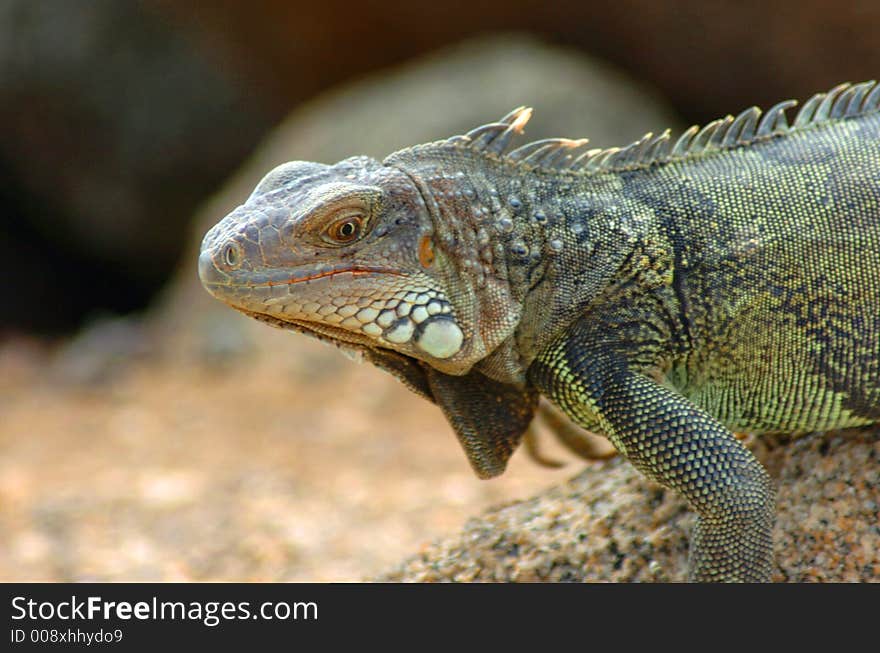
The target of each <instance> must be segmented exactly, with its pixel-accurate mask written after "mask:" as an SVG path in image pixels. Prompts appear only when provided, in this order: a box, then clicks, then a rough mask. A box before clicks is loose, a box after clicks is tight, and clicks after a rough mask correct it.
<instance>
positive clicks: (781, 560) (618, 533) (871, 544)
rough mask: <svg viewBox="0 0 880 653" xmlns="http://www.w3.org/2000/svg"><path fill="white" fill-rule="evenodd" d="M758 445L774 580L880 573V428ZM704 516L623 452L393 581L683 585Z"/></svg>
mask: <svg viewBox="0 0 880 653" xmlns="http://www.w3.org/2000/svg"><path fill="white" fill-rule="evenodd" d="M756 453H757V454H758V456H759V457H760V458H761V460H762V461H763V462H764V464H765V465H767V467H768V469H769V470H770V472H771V474H772V475H773V476H774V478H775V480H776V483H777V488H778V498H777V504H778V511H777V514H778V517H777V522H776V529H775V532H774V541H775V549H776V560H777V568H776V572H775V573H774V576H773V579H774V580H775V581H789V582H804V581H837V582H857V581H868V582H870V581H873V582H878V581H880V430H874V431H870V430H869V431H861V432H859V431H850V432H847V433H843V434H835V435H814V436H810V437H807V438H803V439H800V440H797V441H795V442H791V443H788V444H782V443H774V445H773V448H772V449H770V448H767V447H765V446H763V445H760V444H759V445H758V449H757V450H756ZM693 521H694V517H693V514H691V513H690V512H689V511H688V510H687V507H686V504H685V503H684V501H682V500H681V499H679V498H678V497H676V496H675V495H674V494H673V493H672V492H671V491H668V490H665V489H663V488H661V487H660V486H658V485H655V484H653V483H651V482H649V481H647V480H645V479H644V478H643V477H642V476H641V475H640V474H639V473H638V472H637V471H636V470H635V469H634V468H633V467H632V466H630V465H629V464H628V463H626V462H625V461H624V460H621V459H619V458H618V459H615V460H612V461H609V462H606V463H597V464H593V465H591V466H590V468H588V469H586V470H585V471H584V472H583V473H581V474H579V475H578V476H576V477H575V478H573V479H571V480H570V481H568V482H567V483H564V484H562V485H560V486H557V487H554V488H552V489H550V490H548V491H547V492H544V493H542V494H540V495H538V496H536V497H534V498H532V499H529V500H526V501H522V502H519V503H515V504H512V505H509V506H506V507H503V508H498V509H494V510H490V511H488V512H487V513H485V514H484V515H483V516H481V517H479V518H475V519H472V520H470V521H469V522H468V523H467V525H466V526H465V528H464V530H463V531H462V532H461V533H459V534H457V535H455V536H453V537H450V538H447V539H444V540H441V541H439V542H436V543H434V544H432V545H430V546H428V547H425V548H424V549H423V550H422V551H420V552H419V553H418V554H417V555H415V556H413V557H411V558H410V559H408V560H406V561H405V562H403V563H401V564H400V565H399V566H397V567H396V568H394V569H392V570H390V571H388V572H387V573H385V574H384V575H382V576H380V577H379V578H378V580H382V581H419V582H435V581H489V582H507V581H588V582H595V581H614V582H622V581H636V582H645V581H648V582H650V581H669V580H672V581H677V580H682V579H684V578H685V576H686V569H687V551H688V543H687V542H688V533H689V532H690V530H691V528H692V526H693Z"/></svg>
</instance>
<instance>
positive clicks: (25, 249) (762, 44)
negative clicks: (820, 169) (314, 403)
mask: <svg viewBox="0 0 880 653" xmlns="http://www.w3.org/2000/svg"><path fill="white" fill-rule="evenodd" d="M511 31H515V32H526V33H529V34H531V35H534V36H536V37H539V38H540V39H542V40H543V41H544V42H546V43H549V44H559V45H566V46H570V47H573V48H576V49H577V50H579V51H581V52H583V53H585V54H587V55H591V56H593V57H594V58H596V59H599V60H604V62H606V63H610V64H612V65H614V66H616V67H617V68H619V69H620V70H622V71H624V72H626V73H629V75H631V76H632V77H633V78H634V79H637V80H639V81H640V82H642V83H644V84H646V85H647V86H648V87H653V89H654V90H655V91H656V93H657V94H658V95H659V96H660V97H663V98H665V99H666V100H667V101H668V102H669V103H670V104H671V106H672V107H673V108H674V110H675V111H677V112H678V113H679V114H680V116H681V117H682V119H683V120H684V121H685V122H705V121H706V120H709V119H712V118H715V117H717V116H720V115H723V114H726V113H729V112H735V111H737V110H739V109H742V108H744V107H746V106H749V105H751V104H758V105H760V106H767V105H769V104H771V103H774V102H776V101H779V100H780V99H783V98H788V97H798V98H804V97H805V96H808V95H809V94H811V93H813V92H816V91H818V90H823V89H826V88H828V87H830V86H832V85H834V84H836V83H838V82H841V81H845V80H852V81H858V80H864V79H870V78H872V77H875V76H876V75H877V74H878V70H880V48H878V47H877V46H878V34H880V3H878V2H877V1H876V0H848V1H847V0H843V1H841V0H837V1H835V0H801V1H799V2H780V3H768V2H758V1H753V0H741V1H733V0H730V1H724V0H716V1H712V0H669V1H667V2H658V1H651V2H649V1H639V0H617V1H615V2H590V1H588V0H578V1H572V0H563V1H558V2H546V0H544V1H536V0H504V1H503V2H501V1H497V2H491V1H490V2H483V3H475V2H460V1H458V0H445V1H444V2H414V1H412V0H410V1H407V2H403V1H400V0H384V1H382V2H375V1H370V0H366V1H361V2H356V3H352V2H348V1H341V0H324V1H323V2H293V1H290V0H251V1H249V2H240V1H238V0H214V1H212V2H191V1H187V0H144V1H142V2H134V1H124V0H88V1H84V2H67V1H66V0H39V1H36V2H35V1H34V0H0V216H2V217H0V336H3V335H7V336H8V335H9V334H12V333H22V332H24V333H36V334H46V335H59V334H66V333H71V332H73V331H74V330H76V329H77V328H78V327H80V326H82V325H83V324H84V322H86V321H88V320H89V319H91V318H93V317H95V316H100V315H106V314H110V315H114V314H125V313H127V312H130V311H138V310H140V309H143V308H144V307H146V306H147V305H148V304H149V303H150V301H151V299H153V298H154V297H155V296H156V293H157V292H158V291H159V290H160V289H161V288H162V287H163V285H164V284H166V283H167V281H168V280H169V278H170V277H171V275H172V272H173V271H174V270H175V268H176V266H177V265H178V263H179V261H180V257H181V255H182V253H183V252H184V251H187V252H188V253H189V252H190V250H187V249H185V248H186V245H187V244H188V243H189V240H190V239H191V237H192V234H191V227H190V226H189V225H190V220H191V218H192V216H193V214H194V212H195V210H196V207H197V206H198V205H199V204H200V203H201V202H203V201H204V200H205V198H206V197H208V196H210V195H211V194H212V193H213V192H214V191H216V190H217V189H218V188H219V187H220V186H221V185H222V183H223V181H224V180H225V179H226V178H227V177H228V176H229V175H230V174H231V173H232V172H233V171H234V170H235V169H236V168H237V167H238V166H239V165H240V164H241V163H242V162H243V161H244V160H245V158H246V157H247V156H248V154H249V153H250V152H251V151H252V150H253V148H254V147H255V145H256V144H257V143H258V142H259V141H260V140H261V138H263V137H264V136H265V135H266V134H267V132H268V131H269V130H270V129H271V128H272V127H273V126H274V125H276V124H277V123H279V122H280V121H281V120H282V118H284V117H285V116H286V115H287V114H288V113H289V112H290V111H291V110H292V109H294V108H295V107H297V106H299V105H301V104H302V103H304V102H306V101H308V100H309V99H310V98H313V97H314V96H316V95H317V94H319V93H321V92H322V91H326V90H327V89H329V88H331V87H334V86H336V85H339V84H341V83H345V82H348V81H351V80H354V79H358V78H361V77H362V76H364V75H365V74H367V73H372V72H374V71H379V70H382V69H385V68H387V67H389V66H393V65H395V64H400V63H402V62H405V61H407V60H410V59H412V58H414V57H416V56H418V55H422V54H424V53H427V52H430V51H434V50H436V49H438V48H441V47H442V46H445V45H448V44H451V43H455V42H458V41H460V40H462V39H464V38H466V37H478V36H480V35H486V34H491V33H497V32H511ZM514 72H515V71H514ZM528 101H529V103H531V104H533V105H535V106H536V108H537V109H538V110H539V111H540V108H541V102H542V98H541V97H534V98H531V99H529V100H528ZM386 102H387V104H388V106H393V105H394V103H395V98H394V97H387V98H386ZM493 117H494V116H491V115H487V116H486V119H487V120H488V119H491V118H493ZM665 126H666V125H640V126H638V127H639V129H642V130H643V131H644V130H646V129H655V130H657V129H662V128H663V127H665ZM567 135H569V136H578V135H579V134H567ZM351 153H352V154H354V153H356V152H351ZM219 217H220V216H218V218H219Z"/></svg>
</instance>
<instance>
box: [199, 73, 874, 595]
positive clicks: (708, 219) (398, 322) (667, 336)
mask: <svg viewBox="0 0 880 653" xmlns="http://www.w3.org/2000/svg"><path fill="white" fill-rule="evenodd" d="M791 104H792V103H782V104H780V105H777V106H776V107H774V108H772V109H771V110H769V111H768V112H766V113H765V114H764V115H763V118H762V117H761V114H760V112H759V111H758V110H757V109H754V108H752V109H749V110H747V111H745V112H743V113H742V114H740V115H739V116H737V118H736V119H734V118H732V117H727V118H725V119H722V120H720V121H716V122H714V123H711V124H710V125H708V126H707V127H706V128H704V129H703V130H702V131H700V132H699V133H696V131H694V130H689V131H688V132H687V133H686V134H685V135H684V136H683V137H682V138H681V139H680V140H679V141H677V142H676V143H675V144H673V141H672V140H670V139H669V136H668V134H662V135H661V136H659V137H653V136H651V135H648V136H646V137H645V138H644V139H642V140H641V141H638V142H637V143H634V144H632V145H631V146H629V147H627V148H624V149H623V150H604V151H597V150H591V151H587V152H586V153H584V154H583V155H581V154H580V149H579V148H580V147H581V146H582V145H583V142H581V141H568V140H564V139H558V140H556V141H549V142H545V143H538V144H530V145H526V146H524V147H522V148H519V149H517V150H513V151H510V150H509V147H508V146H509V143H510V140H511V138H512V137H513V136H515V135H516V134H518V133H519V132H520V131H521V130H522V127H523V125H524V124H525V122H526V121H527V120H528V117H529V115H530V114H529V111H528V110H524V109H520V110H516V111H514V112H512V113H511V114H509V115H508V116H506V117H505V118H503V119H502V120H501V121H499V122H497V123H492V124H490V125H486V126H483V127H481V128H478V129H475V130H473V131H472V132H470V133H469V134H467V135H465V136H458V137H453V138H451V139H448V140H446V141H440V142H437V143H431V144H427V145H421V146H416V147H413V148H410V149H407V150H403V151H400V152H396V153H395V154H393V155H391V156H390V157H388V158H387V159H386V160H385V161H384V162H382V163H379V162H378V161H374V160H371V159H366V158H364V157H355V158H353V159H347V160H346V161H343V162H340V163H338V164H336V165H335V166H325V165H320V164H312V163H304V162H295V163H291V164H285V166H281V167H280V168H278V169H276V170H275V171H273V172H272V173H270V174H269V175H268V176H267V177H266V179H264V181H263V182H261V184H260V186H258V187H257V189H256V190H255V192H254V194H253V195H252V196H251V197H250V198H249V199H248V201H247V202H246V203H245V204H244V205H243V206H242V207H239V209H237V210H236V211H235V212H233V213H232V214H230V215H229V216H227V217H226V218H225V219H224V220H222V221H221V222H220V223H219V224H218V225H217V226H215V227H214V228H213V229H212V230H211V231H210V232H209V233H208V234H207V235H206V237H205V241H204V243H203V246H202V254H201V258H200V274H201V277H202V280H203V283H204V284H205V286H206V288H207V289H208V290H209V291H210V292H211V293H212V294H214V295H215V296H217V297H218V298H219V299H221V300H223V301H225V302H227V303H228V304H230V305H231V306H233V307H234V308H236V309H238V310H241V311H243V312H245V313H247V314H249V315H251V316H253V317H255V318H257V319H260V320H263V321H266V322H268V323H270V324H273V325H274V326H278V327H281V328H287V329H293V330H297V331H302V332H304V333H307V334H309V335H313V336H316V337H319V338H321V339H324V340H329V341H331V342H333V343H335V344H337V345H339V346H341V347H343V348H347V349H352V350H355V351H357V352H359V353H360V354H361V355H362V356H363V357H364V358H365V359H366V360H368V361H370V362H372V363H374V364H376V365H378V366H379V367H381V368H382V369H384V370H386V371H388V372H390V373H392V374H394V375H395V376H396V377H397V378H399V379H400V380H402V381H403V382H404V383H406V384H407V385H408V386H409V387H410V388H411V389H413V390H414V391H416V392H418V393H419V394H420V395H422V396H423V397H425V398H427V399H429V400H431V401H434V402H436V403H437V404H438V405H440V407H441V408H442V409H443V411H444V413H445V414H446V416H447V418H448V419H449V421H450V424H451V425H452V426H453V428H454V430H455V431H456V434H457V435H458V437H459V439H460V440H461V442H462V445H463V446H464V449H465V452H466V453H467V455H468V457H469V459H470V462H471V464H472V466H473V467H474V469H475V471H476V472H477V474H478V475H480V476H481V477H484V478H488V477H491V476H495V475H497V474H499V473H501V472H502V471H503V470H504V466H505V464H506V462H507V459H508V458H509V456H510V454H511V453H512V452H513V450H514V449H515V448H516V446H517V445H518V443H519V442H520V440H521V438H522V435H523V433H524V432H525V430H526V429H527V427H528V425H529V423H530V421H531V419H532V417H533V415H534V414H535V411H536V410H537V409H538V399H539V395H544V396H545V397H547V398H549V399H550V400H551V401H552V402H553V403H554V404H556V406H558V407H559V408H560V409H561V410H562V411H564V413H565V414H566V415H568V417H569V418H571V419H572V420H573V421H574V422H576V423H577V424H579V425H580V426H582V427H584V428H586V429H589V430H591V431H595V432H599V433H602V434H604V435H606V436H607V437H608V438H609V439H610V440H611V442H612V443H613V444H614V446H615V447H616V449H617V450H618V451H619V452H620V453H621V454H622V455H624V456H625V457H626V458H627V459H628V460H630V461H631V462H632V463H633V464H634V465H635V466H636V467H637V468H638V469H639V470H641V471H642V472H643V473H644V474H646V475H647V476H649V477H650V478H652V479H654V480H656V481H657V482H659V483H661V484H662V485H664V486H666V487H669V488H672V489H674V490H675V491H677V492H679V493H681V494H682V495H683V496H684V497H685V498H686V499H687V500H688V501H689V503H690V505H691V506H692V508H693V509H694V510H695V511H696V512H697V514H698V519H697V524H696V527H695V532H694V534H693V538H692V542H691V560H690V577H691V579H693V580H700V581H766V580H768V579H769V578H770V576H771V571H772V569H773V556H772V537H771V534H772V527H773V518H774V491H773V486H772V483H771V480H770V478H769V476H768V474H767V473H766V471H765V470H764V468H763V467H762V466H761V464H760V463H759V462H758V461H757V460H756V459H755V458H754V456H753V455H752V454H751V453H750V452H749V451H748V449H746V448H745V446H744V445H743V444H742V443H741V442H740V441H739V440H737V439H736V438H735V437H734V436H733V433H732V430H737V431H744V432H752V433H758V434H760V433H772V432H784V433H803V432H808V431H816V430H828V429H837V428H843V427H851V426H861V425H868V424H873V423H876V422H878V421H880V86H876V85H873V84H871V83H866V84H860V85H857V86H854V87H848V86H841V87H837V88H835V89H832V91H829V92H828V93H827V94H819V95H817V96H815V97H814V98H812V99H811V100H810V101H809V102H807V103H806V104H805V106H804V108H803V109H802V110H801V111H800V112H799V113H798V115H797V117H796V119H795V121H794V125H793V126H789V124H788V122H787V121H786V118H785V109H786V108H788V107H789V106H791ZM346 223H349V224H348V225H347V226H344V225H346Z"/></svg>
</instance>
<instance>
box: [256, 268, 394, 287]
mask: <svg viewBox="0 0 880 653" xmlns="http://www.w3.org/2000/svg"><path fill="white" fill-rule="evenodd" d="M345 273H348V274H351V275H353V276H355V277H359V276H364V275H368V274H394V275H398V276H400V273H399V272H395V271H394V270H386V269H384V268H366V267H353V268H343V269H339V270H327V271H326V272H316V273H315V274H307V275H305V276H302V277H291V278H289V279H284V280H282V281H266V282H265V283H260V284H256V285H258V286H289V285H292V284H294V283H300V282H302V281H313V280H315V279H323V278H324V277H332V276H335V275H337V274H345Z"/></svg>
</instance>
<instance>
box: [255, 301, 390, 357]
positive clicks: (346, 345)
mask: <svg viewBox="0 0 880 653" xmlns="http://www.w3.org/2000/svg"><path fill="white" fill-rule="evenodd" d="M239 310H241V309H239ZM241 312H242V313H244V314H245V315H247V316H249V317H252V318H254V319H255V320H258V321H260V322H265V323H266V324H269V325H271V326H274V327H276V328H278V329H284V330H287V331H297V332H299V333H304V334H305V335H308V336H312V337H313V338H316V339H318V340H321V341H323V342H328V343H331V344H334V345H336V346H337V347H339V348H340V349H345V350H349V351H350V350H363V349H367V348H375V347H376V343H375V341H373V340H371V339H370V338H367V337H366V336H361V335H359V334H357V333H354V332H352V331H348V330H346V329H341V328H339V327H336V326H333V325H330V324H324V323H321V322H307V321H305V320H285V319H282V318H280V317H277V316H275V315H268V314H266V313H257V312H255V311H247V310H241Z"/></svg>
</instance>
